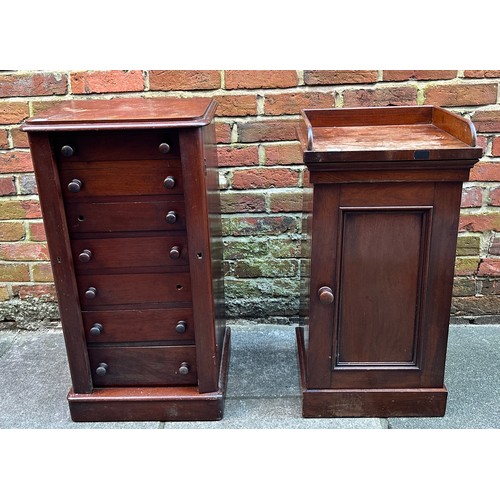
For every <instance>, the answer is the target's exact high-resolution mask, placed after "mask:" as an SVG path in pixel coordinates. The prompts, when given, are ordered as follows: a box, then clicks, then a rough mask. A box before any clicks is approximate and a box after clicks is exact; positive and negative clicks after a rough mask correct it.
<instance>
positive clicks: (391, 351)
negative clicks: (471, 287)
mask: <svg viewBox="0 0 500 500" xmlns="http://www.w3.org/2000/svg"><path fill="white" fill-rule="evenodd" d="M302 117H303V122H302V123H301V126H300V127H299V130H298V132H299V138H300V141H301V144H302V148H303V156H304V163H305V165H306V166H307V168H308V170H309V174H310V181H311V187H310V188H308V189H306V194H305V198H304V199H305V204H304V212H305V217H304V224H305V231H304V234H305V238H304V245H303V249H304V259H305V262H304V266H303V268H304V270H305V272H304V275H303V276H302V280H301V281H302V300H301V326H300V327H299V328H298V329H297V340H298V349H299V361H300V369H301V378H302V387H303V415H304V416H305V417H390V416H442V415H444V413H445V409H446V397H447V390H446V387H445V386H444V368H445V358H446V345H447V337H448V324H449V316H450V305H451V294H452V285H453V274H454V261H455V250H456V241H457V228H458V218H459V211H460V199H461V192H462V182H463V181H466V180H468V175H469V169H470V168H471V167H472V166H473V165H474V164H475V163H476V161H477V160H478V158H480V157H481V156H482V150H481V148H478V147H475V131H474V127H473V125H472V124H471V122H470V121H468V120H466V119H464V118H462V117H460V116H457V115H455V114H452V113H450V112H448V111H445V110H443V109H441V108H437V107H433V106H414V107H387V108H350V109H349V108H347V109H316V110H314V109H311V110H304V111H303V112H302Z"/></svg>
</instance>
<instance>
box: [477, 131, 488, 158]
mask: <svg viewBox="0 0 500 500" xmlns="http://www.w3.org/2000/svg"><path fill="white" fill-rule="evenodd" d="M488 139H489V137H488V136H486V135H479V134H478V135H476V146H477V147H478V148H483V154H484V152H485V151H486V148H487V147H488Z"/></svg>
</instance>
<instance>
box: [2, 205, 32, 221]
mask: <svg viewBox="0 0 500 500" xmlns="http://www.w3.org/2000/svg"><path fill="white" fill-rule="evenodd" d="M41 216H42V212H41V210H40V203H39V202H38V200H6V201H0V220H9V219H39V218H40V217H41Z"/></svg>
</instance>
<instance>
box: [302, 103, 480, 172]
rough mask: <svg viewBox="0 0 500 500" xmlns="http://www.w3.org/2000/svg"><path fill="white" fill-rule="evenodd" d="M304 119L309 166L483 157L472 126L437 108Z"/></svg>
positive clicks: (313, 112) (318, 112)
mask: <svg viewBox="0 0 500 500" xmlns="http://www.w3.org/2000/svg"><path fill="white" fill-rule="evenodd" d="M302 118H303V123H302V124H301V127H300V128H299V139H300V141H301V144H302V149H303V152H304V159H305V161H306V163H307V162H312V163H314V162H325V161H364V160H366V161H374V160H381V161H384V160H412V159H417V158H422V159H444V158H447V159H464V158H480V157H481V156H482V150H481V148H476V147H475V140H476V136H475V129H474V126H473V124H472V123H471V122H470V120H467V119H465V118H462V117H461V116H459V115H456V114H454V113H451V112H449V111H446V110H444V109H441V108H438V107H435V106H401V107H398V106H395V107H386V108H339V109H309V110H303V111H302Z"/></svg>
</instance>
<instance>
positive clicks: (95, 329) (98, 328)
mask: <svg viewBox="0 0 500 500" xmlns="http://www.w3.org/2000/svg"><path fill="white" fill-rule="evenodd" d="M103 330H104V327H103V326H102V325H101V323H94V324H93V325H92V328H91V329H90V335H94V337H96V336H97V335H101V333H102V331H103Z"/></svg>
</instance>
